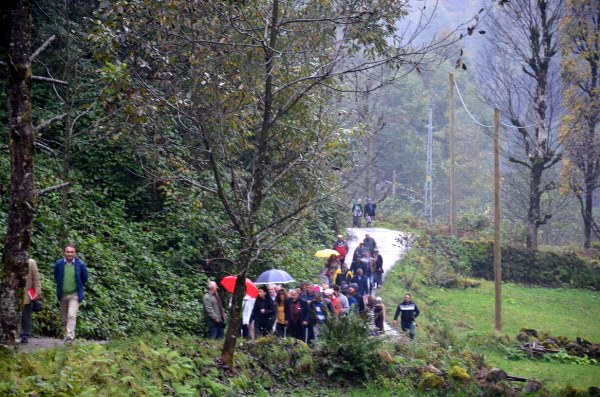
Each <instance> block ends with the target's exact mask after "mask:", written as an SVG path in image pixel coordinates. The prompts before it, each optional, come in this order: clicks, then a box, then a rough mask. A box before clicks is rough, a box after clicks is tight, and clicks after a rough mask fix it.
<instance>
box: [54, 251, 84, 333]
mask: <svg viewBox="0 0 600 397" xmlns="http://www.w3.org/2000/svg"><path fill="white" fill-rule="evenodd" d="M64 254H65V256H64V258H62V259H59V260H57V261H56V263H55V264H54V280H55V281H56V298H57V299H58V301H59V302H60V317H61V319H62V321H63V324H64V325H65V342H73V341H74V340H75V328H76V326H77V313H78V312H79V304H80V303H81V302H83V296H84V286H85V284H86V283H87V280H88V269H87V267H86V266H85V263H83V262H82V261H81V260H79V258H76V257H75V255H76V251H75V246H73V245H67V246H66V247H65V250H64Z"/></svg>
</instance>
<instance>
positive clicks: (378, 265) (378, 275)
mask: <svg viewBox="0 0 600 397" xmlns="http://www.w3.org/2000/svg"><path fill="white" fill-rule="evenodd" d="M374 259H375V277H374V280H375V284H377V288H381V286H382V285H383V257H382V256H381V255H380V254H379V250H375V255H374Z"/></svg>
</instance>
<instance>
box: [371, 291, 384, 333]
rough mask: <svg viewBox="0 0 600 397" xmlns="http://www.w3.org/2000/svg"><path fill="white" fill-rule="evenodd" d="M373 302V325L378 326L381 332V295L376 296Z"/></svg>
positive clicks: (382, 319)
mask: <svg viewBox="0 0 600 397" xmlns="http://www.w3.org/2000/svg"><path fill="white" fill-rule="evenodd" d="M373 303H374V305H373V320H374V322H375V326H376V327H377V328H379V330H380V331H381V332H383V331H384V324H385V306H384V305H383V302H382V300H381V296H378V297H377V298H376V299H375V302H373Z"/></svg>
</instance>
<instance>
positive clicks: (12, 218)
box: [0, 0, 36, 343]
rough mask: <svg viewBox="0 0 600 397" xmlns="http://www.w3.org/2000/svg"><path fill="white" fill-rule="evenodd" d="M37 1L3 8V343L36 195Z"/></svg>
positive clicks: (19, 290)
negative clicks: (6, 163) (6, 177)
mask: <svg viewBox="0 0 600 397" xmlns="http://www.w3.org/2000/svg"><path fill="white" fill-rule="evenodd" d="M32 3H33V2H32V0H10V1H8V2H4V4H3V6H2V8H3V9H2V11H3V15H4V16H5V17H6V19H5V20H4V21H3V25H4V26H5V29H6V31H5V32H3V35H2V43H1V46H2V50H3V52H4V55H5V57H4V58H5V61H4V62H5V65H6V73H7V80H8V81H7V84H6V90H7V98H8V124H9V148H10V163H11V176H10V199H9V208H8V219H7V231H6V238H5V241H4V251H3V253H2V281H1V284H0V328H1V334H0V340H1V341H2V342H4V343H13V342H14V340H15V338H16V336H17V332H18V324H19V318H20V316H19V315H20V303H21V300H22V297H23V288H24V287H25V276H26V275H27V260H28V259H29V257H28V253H27V250H28V249H29V246H30V244H31V229H32V226H33V217H34V208H35V204H36V193H35V190H34V142H35V138H34V128H33V121H32V115H31V77H32V73H31V62H32V58H33V54H32V50H31V30H32V14H31V10H32Z"/></svg>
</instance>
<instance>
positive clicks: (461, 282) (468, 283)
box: [458, 277, 481, 288]
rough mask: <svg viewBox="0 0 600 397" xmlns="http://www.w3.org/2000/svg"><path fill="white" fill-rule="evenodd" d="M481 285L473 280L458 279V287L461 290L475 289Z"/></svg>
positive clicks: (467, 278)
mask: <svg viewBox="0 0 600 397" xmlns="http://www.w3.org/2000/svg"><path fill="white" fill-rule="evenodd" d="M480 285H481V283H480V282H479V281H477V280H475V279H473V278H469V277H461V278H459V279H458V286H459V287H461V288H477V287H479V286H480Z"/></svg>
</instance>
